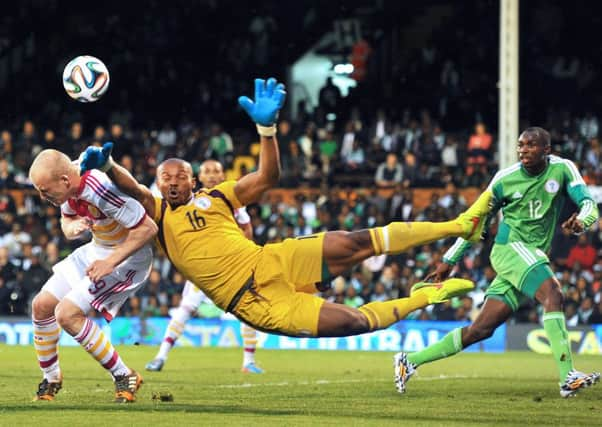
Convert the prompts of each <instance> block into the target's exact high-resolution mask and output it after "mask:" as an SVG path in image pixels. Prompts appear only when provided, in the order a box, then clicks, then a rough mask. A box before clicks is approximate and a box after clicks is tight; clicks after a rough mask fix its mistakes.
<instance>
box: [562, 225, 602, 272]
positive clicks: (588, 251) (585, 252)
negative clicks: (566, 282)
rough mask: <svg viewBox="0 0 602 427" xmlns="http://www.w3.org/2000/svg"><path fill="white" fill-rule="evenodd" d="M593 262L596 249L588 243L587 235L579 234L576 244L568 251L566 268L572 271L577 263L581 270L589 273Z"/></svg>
mask: <svg viewBox="0 0 602 427" xmlns="http://www.w3.org/2000/svg"><path fill="white" fill-rule="evenodd" d="M595 262H596V248H594V247H593V246H592V245H591V243H589V241H588V237H587V234H581V235H580V236H579V238H578V240H577V244H576V245H575V246H573V247H572V248H571V250H570V251H569V256H568V258H567V261H566V266H567V267H568V268H570V269H573V268H575V265H576V264H577V263H578V264H579V266H580V267H581V268H583V269H586V270H590V271H591V269H592V267H593V266H594V263H595Z"/></svg>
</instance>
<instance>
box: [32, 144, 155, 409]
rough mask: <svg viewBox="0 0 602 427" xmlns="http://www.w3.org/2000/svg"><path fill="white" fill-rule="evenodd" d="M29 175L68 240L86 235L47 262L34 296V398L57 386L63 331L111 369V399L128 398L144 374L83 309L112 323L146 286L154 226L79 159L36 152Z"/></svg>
mask: <svg viewBox="0 0 602 427" xmlns="http://www.w3.org/2000/svg"><path fill="white" fill-rule="evenodd" d="M29 177H30V179H31V182H32V183H33V185H34V187H35V188H36V190H37V191H38V192H39V193H40V197H41V198H42V199H43V200H46V201H48V202H50V203H52V204H53V205H55V206H60V207H61V213H62V218H61V228H62V230H63V233H64V234H65V237H67V239H77V238H80V237H83V236H85V235H86V233H87V232H91V234H92V240H91V241H90V242H89V243H86V244H85V245H83V246H81V247H79V248H78V249H77V250H75V251H74V252H73V253H72V254H71V255H69V256H68V257H67V258H66V259H64V260H63V261H60V262H59V263H57V264H56V265H55V266H54V267H53V272H54V274H53V275H52V276H51V277H50V279H48V281H47V282H46V284H45V285H44V286H43V287H42V289H41V290H40V292H39V293H38V294H37V295H36V296H35V298H34V299H33V302H32V318H33V319H32V320H33V334H34V347H35V350H36V354H37V358H38V362H39V365H40V368H41V369H42V372H43V375H44V378H43V380H42V382H41V383H40V384H39V386H38V391H37V393H36V398H35V400H54V396H55V395H56V393H57V392H58V391H59V390H60V389H61V387H62V380H63V376H62V373H61V369H60V366H59V357H58V341H59V337H60V330H61V328H62V329H64V330H65V331H67V333H68V334H69V335H71V336H72V337H74V338H75V340H76V341H77V342H79V343H80V344H81V345H82V347H83V348H84V349H85V350H86V351H87V352H88V353H89V354H90V355H91V356H92V357H93V358H94V359H96V360H97V361H98V362H99V363H100V365H101V366H103V367H104V368H105V369H106V370H107V371H108V372H110V374H111V375H112V377H113V381H114V382H115V402H118V403H126V402H133V401H135V393H136V391H137V390H138V388H139V387H140V384H141V383H142V377H141V376H140V375H139V374H138V373H137V372H136V371H134V370H132V369H130V368H128V367H127V365H126V364H125V363H124V362H123V360H122V359H121V357H119V354H117V351H116V350H115V348H114V347H113V345H112V344H111V342H110V340H109V337H107V336H106V335H105V334H104V333H103V331H102V330H101V329H100V328H99V327H98V325H97V324H96V323H95V322H94V321H92V319H91V318H90V317H88V313H90V312H91V311H92V310H96V311H97V312H98V313H100V314H101V315H102V316H103V317H104V318H105V319H106V320H107V321H111V319H113V317H114V316H115V315H116V314H117V312H118V310H119V308H120V307H121V305H123V303H124V302H125V301H126V300H127V298H128V297H130V296H131V295H133V294H134V293H135V292H136V291H137V290H138V288H140V287H141V286H142V285H143V284H144V283H145V281H146V279H147V277H148V275H149V273H150V268H151V263H152V248H151V244H150V243H151V240H152V239H153V237H154V236H155V235H156V234H157V225H156V224H155V223H154V222H153V221H152V219H151V218H149V217H148V216H147V215H146V212H145V210H144V208H143V207H142V205H141V204H140V203H139V202H138V201H136V200H134V199H132V198H131V197H128V196H126V195H125V194H123V193H122V192H121V191H119V190H118V189H117V188H116V187H115V186H114V185H113V183H112V182H111V180H110V179H109V178H108V177H107V175H106V174H104V173H102V172H100V171H97V170H93V171H89V172H86V173H84V174H83V175H81V176H80V168H79V164H78V163H77V162H71V160H70V159H69V157H67V156H66V155H65V154H63V153H61V152H59V151H56V150H43V151H42V152H40V153H39V154H38V156H36V158H35V159H34V161H33V163H32V165H31V168H30V170H29Z"/></svg>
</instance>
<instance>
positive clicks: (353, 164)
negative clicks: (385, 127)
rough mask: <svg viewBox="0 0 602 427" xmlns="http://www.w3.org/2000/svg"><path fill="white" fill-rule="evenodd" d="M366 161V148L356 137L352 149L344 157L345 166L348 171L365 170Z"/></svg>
mask: <svg viewBox="0 0 602 427" xmlns="http://www.w3.org/2000/svg"><path fill="white" fill-rule="evenodd" d="M365 162H366V157H365V155H364V149H363V148H362V147H361V146H360V142H359V141H358V140H357V139H356V140H354V141H353V147H352V148H351V151H350V152H349V153H348V154H347V156H345V157H344V158H343V168H344V170H345V171H347V172H363V170H364V167H365Z"/></svg>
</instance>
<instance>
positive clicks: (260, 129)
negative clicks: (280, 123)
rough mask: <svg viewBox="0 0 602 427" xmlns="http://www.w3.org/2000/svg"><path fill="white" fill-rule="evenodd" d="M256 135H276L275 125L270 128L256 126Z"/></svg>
mask: <svg viewBox="0 0 602 427" xmlns="http://www.w3.org/2000/svg"><path fill="white" fill-rule="evenodd" d="M257 133H258V134H259V135H261V136H274V135H276V125H275V124H274V125H272V126H262V125H260V124H258V125H257Z"/></svg>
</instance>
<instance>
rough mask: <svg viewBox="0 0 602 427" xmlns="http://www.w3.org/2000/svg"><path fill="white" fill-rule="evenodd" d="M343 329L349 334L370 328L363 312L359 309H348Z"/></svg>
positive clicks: (367, 330)
mask: <svg viewBox="0 0 602 427" xmlns="http://www.w3.org/2000/svg"><path fill="white" fill-rule="evenodd" d="M344 325H345V329H346V330H347V331H349V333H350V334H362V333H364V332H369V331H370V330H371V327H370V322H369V321H368V318H367V317H366V315H365V314H364V313H362V312H361V311H359V310H356V311H349V312H348V313H347V316H346V318H345V322H344Z"/></svg>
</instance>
